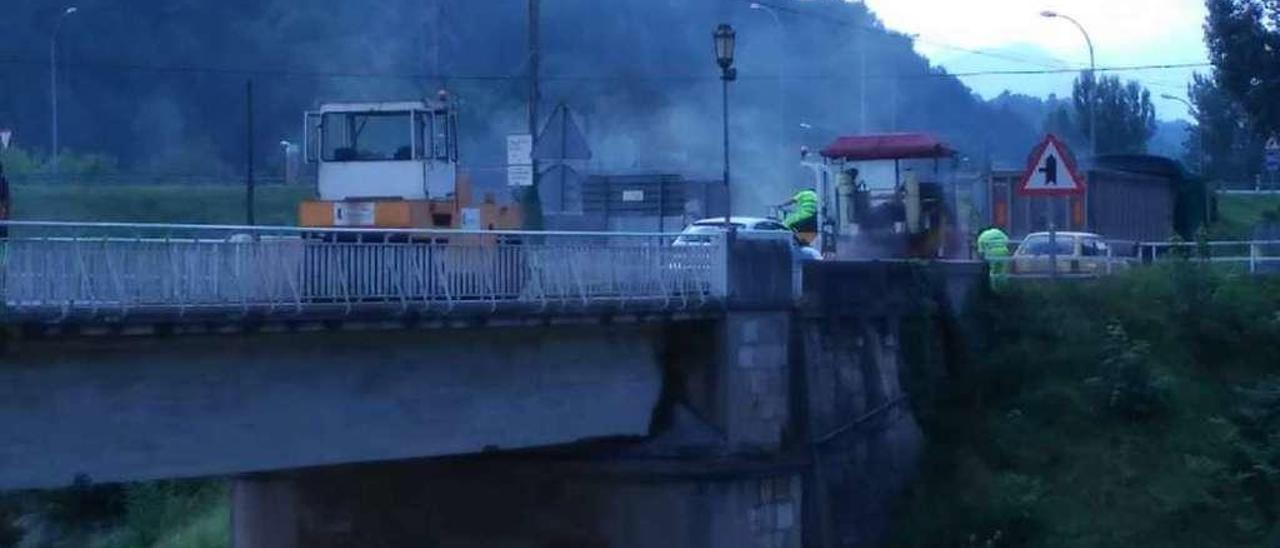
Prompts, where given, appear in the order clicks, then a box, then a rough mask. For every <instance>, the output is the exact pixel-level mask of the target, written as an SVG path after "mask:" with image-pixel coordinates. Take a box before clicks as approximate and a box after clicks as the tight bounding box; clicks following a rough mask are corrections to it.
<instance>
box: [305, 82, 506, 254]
mask: <svg viewBox="0 0 1280 548" xmlns="http://www.w3.org/2000/svg"><path fill="white" fill-rule="evenodd" d="M303 129H304V135H305V141H304V148H305V151H306V152H305V155H306V160H307V161H308V162H310V163H312V164H315V165H316V166H317V167H316V170H317V177H318V179H317V189H316V190H317V196H316V197H315V198H314V199H311V200H307V201H305V202H303V203H302V204H301V205H300V206H299V210H298V218H299V224H300V225H301V226H303V227H306V228H316V229H325V228H384V229H466V230H512V229H518V228H520V226H521V223H522V216H521V211H520V208H519V207H518V206H515V205H504V204H499V203H497V201H496V200H495V199H493V197H492V196H487V197H484V198H481V199H477V197H476V196H475V195H474V192H473V188H474V187H473V185H472V184H471V181H470V180H469V178H468V177H467V176H466V175H465V174H464V173H463V172H462V171H461V170H460V168H459V151H458V112H457V108H456V107H455V105H454V103H453V101H451V100H450V97H449V94H448V93H447V92H444V91H441V92H440V93H438V94H437V96H436V97H435V98H429V99H416V100H408V101H390V102H331V103H324V104H322V105H320V107H319V109H318V110H315V111H311V112H307V113H306V114H305V117H304V128H303Z"/></svg>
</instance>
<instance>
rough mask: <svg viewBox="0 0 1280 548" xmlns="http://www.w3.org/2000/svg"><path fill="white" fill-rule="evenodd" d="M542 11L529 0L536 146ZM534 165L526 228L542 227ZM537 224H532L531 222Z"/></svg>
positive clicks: (531, 126) (531, 119)
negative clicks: (539, 22) (540, 18)
mask: <svg viewBox="0 0 1280 548" xmlns="http://www.w3.org/2000/svg"><path fill="white" fill-rule="evenodd" d="M540 13H541V0H529V135H532V136H533V139H534V146H535V147H537V139H538V100H539V99H540V97H541V89H540V82H539V81H538V77H539V74H538V73H539V69H540V66H539V65H540V64H541V61H542V52H541V48H540V45H539V42H540V40H539V28H538V26H539V25H538V21H539V16H540ZM531 162H532V164H533V166H532V169H533V186H530V187H529V188H526V189H525V190H524V192H525V197H524V200H523V202H524V206H525V207H526V208H527V209H536V211H525V219H524V223H525V228H526V229H541V228H542V202H541V200H539V199H538V161H537V160H531ZM531 222H532V224H533V225H535V226H530V224H531Z"/></svg>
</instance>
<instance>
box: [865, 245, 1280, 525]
mask: <svg viewBox="0 0 1280 548" xmlns="http://www.w3.org/2000/svg"><path fill="white" fill-rule="evenodd" d="M982 316H983V317H984V318H985V321H984V323H983V325H982V327H983V331H985V332H984V333H982V335H981V336H980V337H978V338H979V339H981V340H985V341H987V342H986V343H985V344H983V345H981V346H980V347H979V348H978V349H977V350H976V354H975V356H974V357H973V360H972V362H973V363H972V364H971V365H970V366H969V367H968V368H966V370H965V372H964V374H963V376H961V377H957V378H952V379H948V381H947V382H946V383H945V385H944V388H943V389H942V391H941V392H940V393H938V394H937V395H936V396H935V397H933V401H932V402H929V403H928V404H926V405H924V406H923V407H925V408H929V409H931V412H930V413H929V414H927V415H922V416H921V422H922V424H923V426H924V428H925V431H926V435H927V440H928V446H927V452H926V458H925V461H924V468H923V470H922V473H921V475H920V478H919V479H918V481H917V482H916V484H915V485H914V486H913V487H912V488H911V489H910V491H909V493H908V496H907V497H905V499H904V500H903V502H902V506H901V507H900V509H899V512H898V526H897V527H896V531H895V533H894V535H893V537H892V538H891V540H890V542H889V545H892V546H905V547H913V546H1055V547H1058V546H1065V547H1073V546H1080V547H1085V546H1089V547H1093V546H1117V547H1119V546H1171V547H1182V546H1185V547H1192V546H1196V547H1199V546H1259V545H1270V544H1274V542H1275V541H1276V540H1277V539H1278V538H1280V537H1278V536H1277V532H1280V531H1277V530H1276V523H1277V521H1280V472H1278V471H1280V367H1278V366H1280V280H1277V279H1270V278H1252V277H1244V276H1235V275H1230V274H1226V273H1222V272H1217V271H1214V270H1212V269H1209V268H1205V267H1203V266H1201V265H1200V264H1199V263H1198V262H1196V261H1186V262H1182V263H1177V264H1171V265H1164V266H1159V267H1152V268H1144V269H1140V270H1135V271H1133V272H1131V273H1128V274H1126V275H1124V276H1118V277H1115V278H1111V279H1105V280H1098V281H1090V282H1079V283H1062V282H1059V283H1028V284H1021V283H1019V284H1012V285H1011V286H1010V287H1008V288H1007V291H1003V292H1002V293H1001V294H999V295H994V296H992V297H991V299H990V300H989V301H988V302H987V303H986V305H985V310H984V311H983V313H982Z"/></svg>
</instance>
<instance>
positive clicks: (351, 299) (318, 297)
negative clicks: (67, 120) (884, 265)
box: [0, 222, 727, 320]
mask: <svg viewBox="0 0 1280 548" xmlns="http://www.w3.org/2000/svg"><path fill="white" fill-rule="evenodd" d="M0 230H4V231H5V232H7V234H6V235H4V236H5V237H4V238H2V239H0V246H2V250H3V253H4V267H3V270H2V273H3V280H2V283H3V295H4V300H3V303H4V305H5V307H6V310H5V313H6V314H7V315H10V316H18V317H23V316H35V317H38V318H41V319H46V320H47V319H59V318H70V317H76V316H86V315H87V316H104V315H105V316H121V315H129V314H141V313H148V314H160V315H164V316H183V315H187V314H193V315H194V314H198V313H202V312H203V313H210V312H212V313H225V312H231V313H235V312H243V313H255V314H275V315H285V314H298V315H305V314H306V313H307V312H308V311H312V310H317V311H318V310H323V311H330V312H331V311H334V310H337V311H339V312H347V313H352V312H358V311H359V310H360V309H361V308H362V307H378V308H379V309H380V310H381V309H385V308H387V307H391V308H399V309H401V310H403V311H405V312H411V311H412V312H419V313H434V314H448V313H450V312H453V311H455V310H459V309H460V308H461V307H470V309H473V310H476V309H478V310H480V311H486V310H487V311H497V310H499V309H501V308H503V307H519V308H520V309H521V310H526V309H529V310H552V311H554V310H564V309H569V308H589V307H600V306H603V307H610V308H614V309H623V310H625V309H627V308H628V307H629V306H631V307H636V306H641V304H642V303H643V307H645V308H646V309H654V308H659V309H672V310H674V309H687V308H694V307H700V306H707V305H709V304H713V303H715V302H718V301H720V300H722V299H723V298H724V296H725V295H726V293H727V291H726V284H727V277H726V264H727V253H726V248H725V242H724V238H721V237H717V236H715V235H710V236H709V237H707V238H704V239H701V240H700V241H699V242H698V244H697V245H680V244H679V243H677V242H676V239H677V238H678V235H672V234H644V233H589V232H473V231H438V230H364V229H326V230H309V229H302V228H285V227H270V228H262V227H244V226H203V225H150V224H119V223H45V222H9V223H0Z"/></svg>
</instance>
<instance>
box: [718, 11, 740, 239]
mask: <svg viewBox="0 0 1280 548" xmlns="http://www.w3.org/2000/svg"><path fill="white" fill-rule="evenodd" d="M712 36H713V37H714V38H715V43H716V64H718V65H720V81H721V83H722V84H723V91H724V94H723V105H724V199H725V213H724V225H725V226H724V228H725V230H726V231H727V232H728V233H729V234H730V235H732V234H733V232H734V229H733V194H732V191H731V188H730V185H729V82H732V81H734V80H737V79H738V69H735V68H733V50H734V47H735V45H736V42H737V38H738V33H737V32H734V30H733V27H731V26H729V25H727V24H721V25H720V26H718V27H716V31H715V33H714V34H713V35H712Z"/></svg>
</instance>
